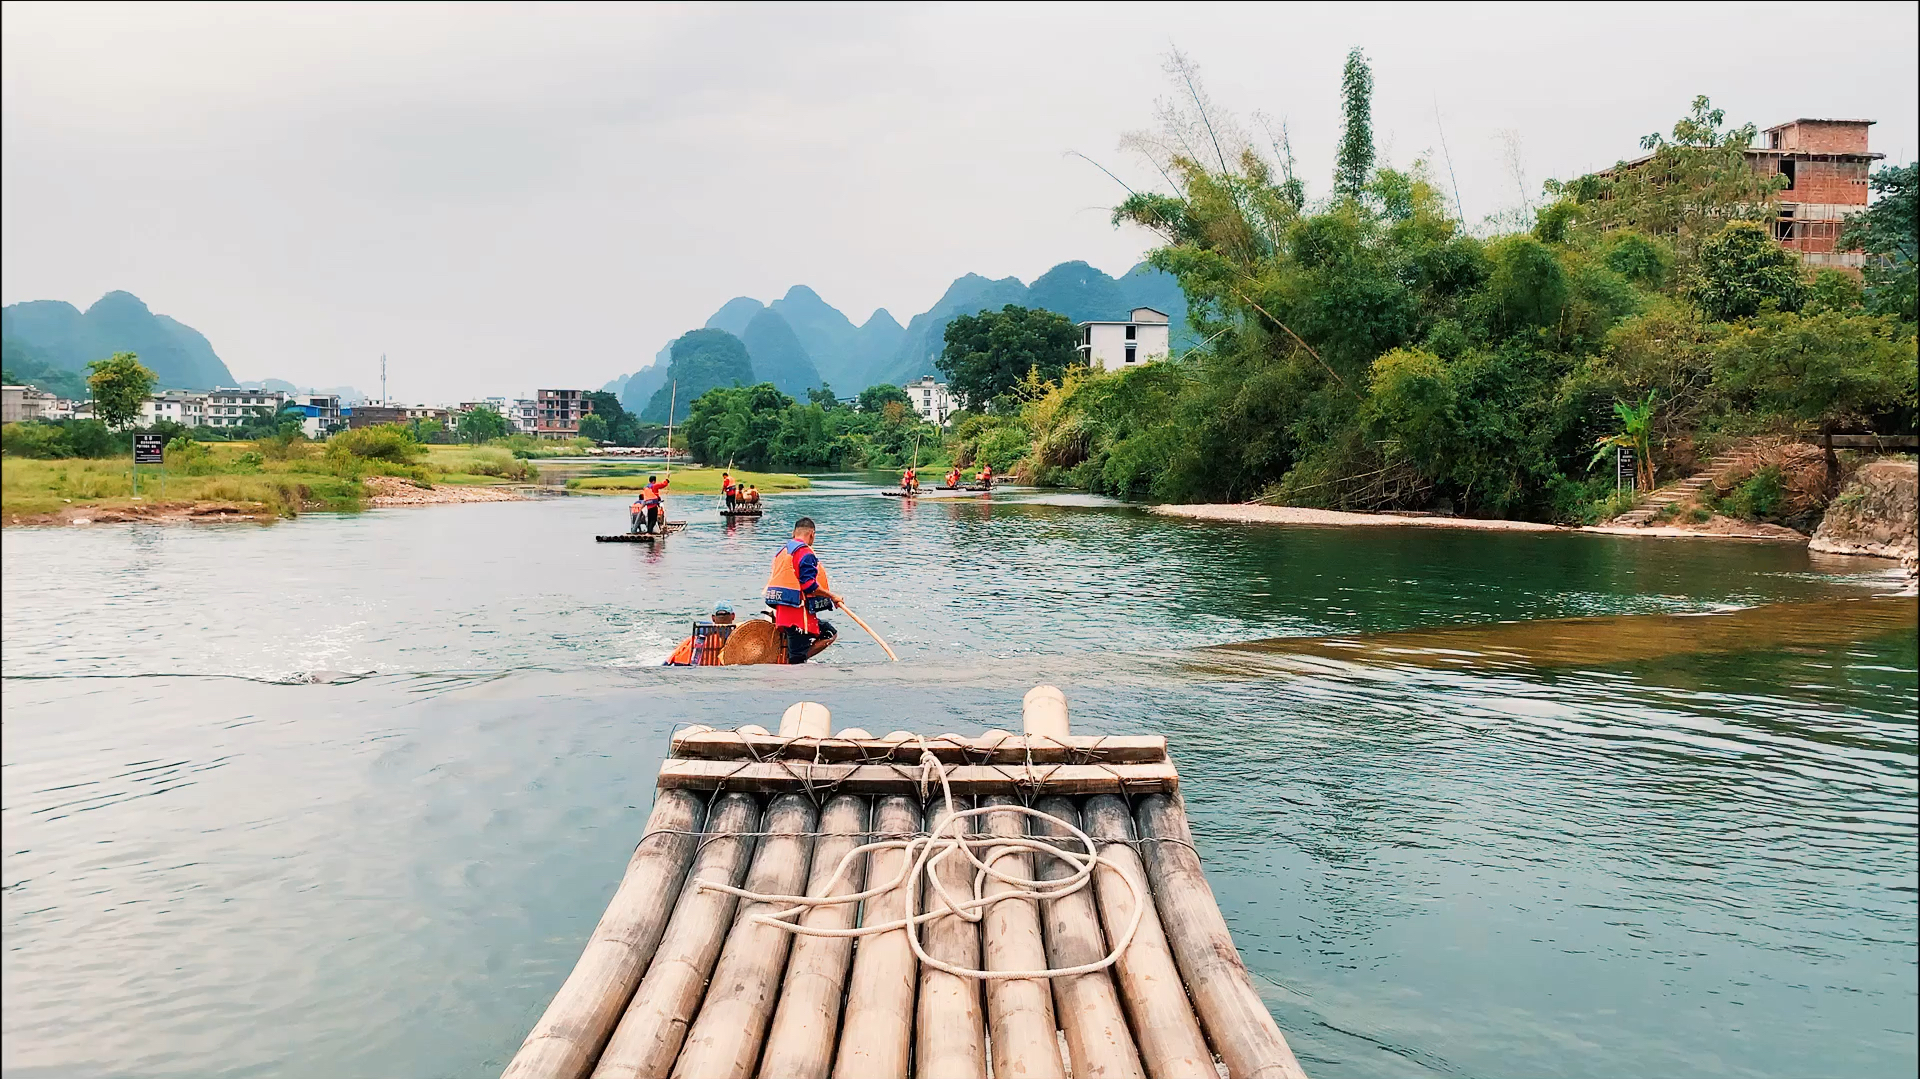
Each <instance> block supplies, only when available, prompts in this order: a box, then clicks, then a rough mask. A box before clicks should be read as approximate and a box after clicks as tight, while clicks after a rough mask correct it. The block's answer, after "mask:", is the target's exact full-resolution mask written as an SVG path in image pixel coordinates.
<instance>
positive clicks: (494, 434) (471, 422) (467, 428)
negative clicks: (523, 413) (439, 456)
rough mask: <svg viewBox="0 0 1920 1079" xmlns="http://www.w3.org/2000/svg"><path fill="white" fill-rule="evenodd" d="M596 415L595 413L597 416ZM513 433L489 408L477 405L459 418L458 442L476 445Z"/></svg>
mask: <svg viewBox="0 0 1920 1079" xmlns="http://www.w3.org/2000/svg"><path fill="white" fill-rule="evenodd" d="M597 414H598V413H596V415H597ZM512 433H513V424H511V423H509V422H507V418H506V417H505V416H502V415H501V414H500V413H499V412H497V411H495V410H494V409H493V408H492V407H491V406H488V405H478V406H476V407H474V408H473V409H472V410H470V411H468V412H467V413H466V414H465V415H463V416H461V417H460V441H462V442H471V443H474V444H475V445H478V444H480V443H482V442H490V441H492V440H494V439H496V438H505V437H507V436H508V435H510V434H512Z"/></svg>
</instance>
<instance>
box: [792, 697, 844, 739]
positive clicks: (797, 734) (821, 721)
mask: <svg viewBox="0 0 1920 1079" xmlns="http://www.w3.org/2000/svg"><path fill="white" fill-rule="evenodd" d="M832 732H833V713H832V712H830V711H828V710H827V706H826V705H824V704H815V703H813V702H812V701H801V702H800V703H798V704H795V705H791V706H789V707H788V708H787V710H786V712H785V714H783V715H782V716H781V717H780V737H782V738H825V737H827V735H829V734H831V733H832Z"/></svg>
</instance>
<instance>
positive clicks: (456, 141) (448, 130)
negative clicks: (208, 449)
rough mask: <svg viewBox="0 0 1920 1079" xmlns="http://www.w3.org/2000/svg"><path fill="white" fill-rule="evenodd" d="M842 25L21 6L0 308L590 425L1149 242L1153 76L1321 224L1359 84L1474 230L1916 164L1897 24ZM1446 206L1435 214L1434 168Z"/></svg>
mask: <svg viewBox="0 0 1920 1079" xmlns="http://www.w3.org/2000/svg"><path fill="white" fill-rule="evenodd" d="M1808 10H1809V9H1808V8H1806V7H1805V5H1803V4H1779V5H1770V4H1741V5H1722V4H1657V5H1653V4H1650V5H1644V6H1643V5H1633V4H1618V5H1606V6H1601V7H1594V6H1592V5H1544V4H1526V5H1519V4H1502V5H1486V6H1477V5H1462V6H1441V5H1431V4H1408V5H1397V4H1379V5H1365V6H1359V5H1356V6H1346V5H1334V4H1299V5H1295V4H1235V5H1227V6H1219V7H1213V6H1207V5H1171V4H1154V5H1144V4H1142V5H1129V4H1106V5H1098V6H1094V5H1082V4H1072V5H1057V6H1056V5H1044V4H1017V5H1009V6H1004V7H978V6H905V5H865V6H854V7H801V6H795V5H777V6H727V7H705V6H684V5H631V6H623V5H603V4H581V5H566V4H556V5H547V6H538V7H535V6H520V5H507V4H502V5H493V4H476V5H470V6H469V5H456V4H449V5H436V6H404V5H367V6H347V5H340V6H333V5H320V4H311V5H309V4H298V5H282V6H270V7H268V6H256V5H243V4H232V5H228V4H220V5H199V4H191V5H179V6H174V5H162V4H139V5H119V4H92V5H65V4H38V3H11V2H10V3H7V4H6V5H5V6H4V13H3V14H0V19H3V20H4V26H0V59H3V60H4V65H3V68H0V79H3V81H4V102H3V106H4V110H3V117H4V123H3V124H0V148H3V150H4V160H3V161H0V299H3V300H4V302H6V303H14V302H17V301H21V300H33V299H62V300H67V301H70V302H72V303H74V304H76V305H78V306H80V307H85V306H86V305H88V304H90V303H92V302H93V301H94V300H95V299H97V298H98V297H99V296H100V295H101V294H102V293H104V292H106V291H108V290H111V289H126V290H127V291H130V292H133V293H134V294H136V295H138V296H140V297H141V298H142V299H144V300H146V301H147V303H148V305H149V306H151V307H152V308H153V309H154V310H155V311H157V312H160V313H163V314H168V315H172V316H174V317H175V318H178V319H180V320H181V321H183V322H185V323H187V324H189V325H191V326H193V327H195V328H197V329H199V330H200V331H201V332H203V333H205V334H206V335H207V336H208V337H209V338H210V339H211V340H212V342H213V345H214V348H215V349H216V350H217V351H218V352H219V353H220V355H221V357H222V358H223V359H225V360H226V361H227V363H228V366H229V367H230V368H231V369H232V370H233V372H234V374H235V375H236V376H237V377H239V378H242V379H247V378H268V377H272V378H285V379H288V380H290V381H294V382H297V383H300V384H302V385H307V384H315V385H335V384H343V383H351V384H353V385H356V386H358V387H359V388H360V389H362V390H375V389H377V385H378V365H379V356H380V354H381V353H383V352H384V353H386V354H388V356H389V357H390V358H391V361H392V375H391V382H390V385H391V388H392V393H393V395H394V396H396V397H402V398H407V399H413V400H434V401H437V400H448V401H451V400H458V399H462V398H472V397H476V396H481V395H485V394H492V393H524V392H526V391H528V390H530V389H532V388H533V387H534V386H536V385H541V386H567V385H577V386H587V387H589V388H597V387H598V386H599V384H600V383H601V382H603V381H605V380H606V379H607V378H610V377H612V376H613V375H614V374H616V373H619V372H623V371H630V370H633V369H634V368H636V367H638V366H640V365H641V364H643V363H645V362H646V361H647V359H648V358H650V357H651V356H652V355H653V353H654V352H655V350H657V349H658V348H659V347H660V346H661V345H662V344H663V343H665V342H666V341H667V340H669V339H671V338H672V337H674V336H676V335H677V334H679V333H681V332H684V331H685V330H688V329H691V328H693V327H695V326H697V325H698V324H699V323H700V322H701V321H703V320H704V319H705V318H706V317H707V315H708V314H710V313H711V312H712V311H713V310H714V308H716V307H718V306H719V305H720V304H721V303H722V302H724V301H725V300H727V299H728V298H729V297H732V296H736V295H742V294H745V295H750V296H755V297H758V298H760V299H762V300H771V299H773V298H775V297H777V296H778V295H780V294H781V293H783V292H785V290H786V289H787V287H788V286H789V285H792V284H795V283H805V284H808V285H811V286H813V287H814V288H815V289H816V290H818V291H819V293H820V294H821V295H822V296H823V297H824V298H825V299H826V300H827V302H829V303H832V304H834V305H835V306H837V307H839V308H840V309H841V310H843V311H845V312H847V314H848V315H849V317H851V318H853V319H854V320H855V321H856V322H859V321H862V320H864V319H865V318H866V317H867V315H868V314H869V313H870V312H871V311H872V310H873V309H874V308H876V307H886V308H888V309H889V310H891V311H892V312H893V313H894V315H895V316H896V317H897V318H899V319H900V320H901V321H902V322H905V321H906V320H907V318H909V317H910V316H912V315H913V314H915V313H916V312H919V311H922V310H924V309H926V308H927V307H929V306H931V304H932V303H933V302H934V301H935V300H936V299H937V298H938V297H939V295H940V293H941V291H942V290H943V289H944V288H945V286H946V285H947V283H948V282H950V281H951V280H952V279H953V278H955V277H957V276H959V275H960V274H963V273H966V272H969V271H972V272H976V273H981V274H986V275H989V276H993V277H1000V276H1005V275H1008V274H1013V275H1017V276H1019V277H1020V278H1021V279H1023V280H1028V281H1031V280H1032V279H1033V278H1034V277H1035V276H1037V275H1038V274H1040V273H1042V272H1044V271H1045V270H1046V269H1047V268H1049V267H1050V266H1052V265H1054V264H1056V263H1058V262H1062V261H1066V260H1069V259H1076V258H1078V259H1085V260H1087V261H1088V262H1091V263H1093V264H1094V265H1096V266H1099V267H1101V268H1102V269H1104V270H1107V271H1108V272H1110V273H1117V272H1120V271H1122V270H1124V269H1126V268H1127V267H1128V266H1130V265H1131V264H1132V263H1134V262H1135V261H1136V260H1137V259H1138V258H1139V257H1140V255H1141V254H1142V252H1143V251H1144V250H1145V248H1146V246H1147V245H1148V243H1149V242H1150V240H1149V238H1148V237H1147V236H1145V235H1144V234H1142V233H1139V232H1137V231H1116V230H1115V229H1113V228H1112V227H1111V226H1110V225H1109V224H1108V222H1107V215H1108V208H1109V207H1110V206H1111V205H1112V204H1113V203H1114V202H1115V201H1117V197H1118V195H1119V194H1120V191H1119V188H1118V187H1116V186H1115V184H1114V183H1113V181H1112V180H1109V179H1108V178H1107V177H1105V176H1104V175H1102V174H1101V173H1100V172H1098V171H1097V170H1096V169H1094V168H1093V167H1092V166H1090V165H1088V164H1087V163H1085V162H1084V161H1081V160H1078V159H1076V158H1072V157H1069V156H1067V151H1070V150H1077V151H1081V152H1084V153H1086V154H1088V155H1090V156H1092V157H1094V158H1096V159H1098V160H1100V161H1101V162H1102V163H1103V164H1106V165H1107V166H1108V167H1109V168H1112V169H1114V171H1116V172H1117V173H1119V174H1120V175H1122V176H1123V177H1126V178H1127V179H1128V180H1129V182H1133V183H1142V184H1143V183H1145V182H1147V181H1148V180H1149V179H1150V178H1151V173H1150V172H1148V171H1147V170H1146V169H1145V168H1144V166H1142V165H1141V164H1140V163H1138V162H1136V161H1134V160H1132V159H1130V158H1129V157H1128V156H1127V155H1125V154H1123V153H1122V152H1121V151H1120V150H1119V149H1118V148H1117V146H1118V143H1119V140H1120V138H1121V136H1122V135H1123V134H1124V133H1125V132H1127V131H1129V130H1133V129H1139V128H1145V127H1149V126H1151V123H1152V113H1153V108H1154V102H1155V99H1156V98H1158V97H1161V96H1164V95H1165V94H1166V93H1167V92H1168V87H1167V85H1166V82H1165V78H1164V76H1163V74H1162V72H1161V61H1162V58H1163V56H1164V54H1165V53H1166V51H1167V49H1168V48H1169V46H1175V45H1177V46H1178V47H1179V48H1181V49H1182V50H1184V51H1185V52H1186V53H1188V54H1189V55H1190V56H1191V57H1192V58H1193V59H1194V60H1196V61H1197V62H1198V63H1199V64H1200V65H1201V68H1202V72H1203V74H1204V76H1205V78H1206V80H1207V84H1208V87H1209V89H1210V90H1211V92H1212V94H1213V97H1214V99H1215V101H1216V103H1217V104H1220V105H1223V106H1226V107H1228V108H1230V109H1232V110H1234V111H1235V112H1237V113H1238V114H1239V115H1240V116H1241V117H1242V118H1243V119H1244V118H1246V117H1247V116H1248V115H1249V114H1251V113H1252V112H1253V111H1254V110H1256V109H1257V110H1261V111H1264V112H1266V113H1267V114H1269V115H1271V116H1274V117H1276V118H1283V119H1285V120H1286V121H1288V123H1289V124H1290V126H1291V129H1292V135H1293V143H1294V148H1295V151H1296V153H1297V155H1298V158H1299V162H1300V168H1301V171H1302V174H1303V175H1304V176H1305V178H1306V179H1307V181H1308V185H1309V193H1310V194H1312V195H1314V196H1319V195H1324V194H1325V193H1326V189H1327V186H1328V183H1327V181H1328V177H1329V176H1330V174H1331V170H1332V156H1333V147H1334V142H1335V139H1336V136H1337V133H1338V105H1339V76H1340V67H1341V63H1342V61H1343V59H1344V56H1345V54H1346V51H1347V49H1348V48H1349V47H1351V46H1353V45H1359V46H1361V47H1362V48H1364V49H1365V50H1366V52H1367V54H1368V56H1369V58H1370V59H1371V60H1372V61H1373V64H1374V75H1375V96H1374V116H1375V132H1376V139H1377V141H1378V143H1379V145H1380V146H1381V148H1382V151H1383V156H1385V157H1387V158H1388V159H1390V160H1391V161H1392V162H1394V163H1396V164H1405V163H1406V162H1408V161H1410V160H1411V159H1412V158H1414V157H1416V156H1419V155H1422V154H1425V153H1428V152H1429V151H1432V152H1433V153H1434V154H1435V155H1436V158H1435V160H1436V162H1437V161H1438V157H1437V154H1438V148H1439V143H1440V140H1439V134H1438V131H1439V128H1438V127H1437V126H1436V122H1435V115H1436V110H1437V112H1438V114H1439V116H1440V117H1441V118H1442V120H1443V122H1444V126H1445V135H1446V142H1447V145H1448V148H1449V149H1450V151H1451V155H1452V158H1453V164H1454V169H1455V172H1456V173H1457V175H1458V182H1459V186H1460V191H1461V195H1462V198H1463V201H1464V202H1465V206H1466V211H1467V216H1468V218H1469V220H1473V221H1478V220H1479V219H1480V218H1481V217H1483V216H1484V215H1486V214H1490V213H1494V212H1498V211H1501V210H1503V209H1506V208H1507V207H1509V206H1512V205H1513V204H1515V203H1516V202H1517V201H1518V197H1519V196H1518V194H1517V191H1516V187H1515V184H1514V181H1513V179H1512V173H1511V170H1510V168H1509V166H1508V153H1507V150H1506V144H1507V138H1506V136H1504V135H1503V132H1517V133H1518V136H1519V146H1520V148H1521V156H1522V160H1523V163H1524V167H1525V173H1526V177H1527V181H1528V184H1529V187H1530V188H1531V189H1532V191H1533V192H1534V193H1537V191H1538V185H1539V182H1540V181H1541V180H1543V179H1545V178H1547V177H1549V176H1559V177H1567V176H1571V175H1575V174H1577V173H1580V172H1583V171H1586V170H1589V169H1592V168H1595V167H1599V166H1603V165H1607V164H1611V163H1612V162H1614V161H1615V160H1617V159H1619V158H1621V157H1625V156H1631V155H1633V154H1634V153H1635V152H1636V141H1637V139H1638V138H1639V136H1641V135H1643V134H1646V133H1647V132H1650V131H1654V130H1660V131H1666V130H1668V129H1670V128H1671V127H1672V125H1673V122H1674V120H1675V119H1676V118H1677V117H1678V116H1679V115H1680V114H1681V113H1682V112H1683V111H1684V110H1685V109H1686V107H1687V105H1688V103H1689V101H1690V100H1691V99H1692V98H1693V96H1694V95H1696V94H1701V93H1704V94H1707V95H1709V96H1711V97H1712V98H1713V101H1714V104H1715V105H1717V106H1719V107H1722V108H1725V109H1726V110H1727V114H1728V119H1729V121H1731V122H1733V123H1743V122H1746V121H1748V120H1752V121H1756V122H1758V123H1759V124H1760V126H1761V127H1766V126H1768V125H1769V124H1773V123H1777V122H1780V121H1782V120H1787V119H1792V118H1794V117H1798V116H1844V117H1866V118H1872V119H1876V120H1878V121H1879V124H1878V126H1876V127H1875V128H1874V129H1873V146H1874V149H1876V150H1878V151H1882V152H1884V153H1886V154H1887V155H1888V157H1889V160H1890V161H1898V162H1904V161H1907V160H1910V159H1911V158H1912V157H1913V155H1914V153H1915V150H1916V148H1920V121H1916V99H1917V98H1920V92H1917V91H1920V86H1917V84H1920V69H1917V67H1916V49H1915V44H1914V43H1915V41H1916V39H1917V38H1920V21H1917V19H1916V11H1920V7H1916V5H1914V4H1912V3H1901V4H1887V5H1872V4H1867V5H1851V6H1848V7H1847V8H1846V9H1844V10H1845V13H1846V14H1845V19H1844V23H1845V26H1846V27H1847V28H1848V30H1849V33H1848V36H1847V38H1846V39H1845V40H1841V39H1837V38H1834V37H1832V35H1831V34H1829V33H1828V32H1827V30H1828V27H1827V25H1826V24H1827V23H1828V22H1829V21H1830V20H1828V19H1825V18H1821V17H1819V16H1817V15H1816V16H1814V17H1812V19H1811V22H1810V21H1809V16H1808V14H1807V13H1808ZM1438 171H1439V174H1440V175H1441V176H1442V178H1444V163H1441V164H1440V168H1439V170H1438Z"/></svg>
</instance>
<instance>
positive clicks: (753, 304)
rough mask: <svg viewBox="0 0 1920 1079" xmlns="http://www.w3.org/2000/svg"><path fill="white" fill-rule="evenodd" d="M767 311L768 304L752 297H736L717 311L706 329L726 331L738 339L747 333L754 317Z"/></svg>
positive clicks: (709, 320) (708, 321)
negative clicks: (748, 324) (748, 325)
mask: <svg viewBox="0 0 1920 1079" xmlns="http://www.w3.org/2000/svg"><path fill="white" fill-rule="evenodd" d="M766 309H767V305H766V304H763V303H761V302H760V301H759V300H756V299H754V298H753V297H751V296H735V297H734V298H733V299H731V300H728V301H727V302H726V303H723V304H721V305H720V310H718V311H715V312H714V313H713V317H712V318H710V319H708V320H707V324H706V328H707V329H709V330H725V331H727V332H728V333H730V334H732V335H733V336H735V337H738V336H740V335H741V334H743V333H745V332H746V330H747V323H749V322H752V321H753V316H755V315H757V314H759V313H760V312H762V311H764V310H766Z"/></svg>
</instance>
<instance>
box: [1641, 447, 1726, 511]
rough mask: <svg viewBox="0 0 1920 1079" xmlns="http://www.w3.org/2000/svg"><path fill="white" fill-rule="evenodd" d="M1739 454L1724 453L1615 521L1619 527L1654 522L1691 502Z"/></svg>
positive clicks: (1655, 492) (1653, 494)
mask: <svg viewBox="0 0 1920 1079" xmlns="http://www.w3.org/2000/svg"><path fill="white" fill-rule="evenodd" d="M1737 456H1738V454H1731V453H1724V454H1721V455H1720V456H1718V457H1715V458H1714V459H1713V460H1711V461H1708V462H1707V465H1706V467H1705V468H1702V469H1701V470H1700V471H1698V472H1696V473H1694V474H1693V475H1691V476H1688V477H1687V478H1686V479H1684V480H1680V481H1678V482H1675V483H1669V484H1667V485H1666V486H1665V487H1662V488H1660V489H1659V490H1657V491H1654V492H1653V493H1652V494H1649V495H1647V496H1646V497H1645V498H1643V499H1641V500H1639V501H1638V502H1636V503H1635V504H1634V507H1633V508H1632V509H1630V510H1628V511H1627V512H1625V513H1623V514H1621V515H1620V516H1618V517H1615V518H1614V519H1613V522H1612V523H1614V524H1617V525H1644V524H1646V523H1647V522H1648V521H1651V520H1653V518H1654V515H1656V514H1658V513H1659V512H1660V511H1661V510H1663V509H1665V508H1667V507H1668V506H1671V505H1674V504H1676V503H1681V502H1690V501H1692V500H1693V498H1694V496H1695V495H1698V494H1699V493H1700V491H1701V490H1702V489H1703V488H1705V487H1706V485H1707V484H1709V483H1712V482H1713V477H1714V476H1716V475H1718V474H1719V472H1720V470H1721V469H1723V468H1725V467H1727V466H1728V465H1731V464H1733V463H1734V460H1735V458H1736V457H1737Z"/></svg>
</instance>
